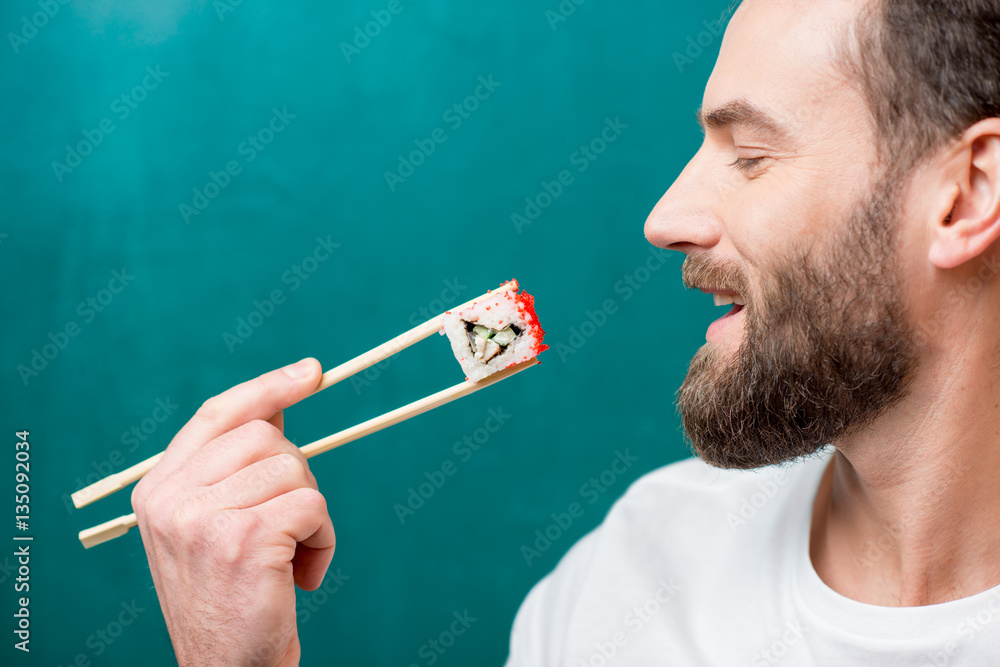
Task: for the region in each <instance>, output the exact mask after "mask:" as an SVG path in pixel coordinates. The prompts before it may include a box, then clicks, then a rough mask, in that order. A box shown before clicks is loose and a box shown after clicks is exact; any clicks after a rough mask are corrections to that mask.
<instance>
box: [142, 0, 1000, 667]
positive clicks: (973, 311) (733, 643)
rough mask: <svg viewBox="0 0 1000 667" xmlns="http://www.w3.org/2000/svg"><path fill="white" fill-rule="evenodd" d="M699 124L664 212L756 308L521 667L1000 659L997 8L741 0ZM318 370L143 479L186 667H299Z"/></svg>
mask: <svg viewBox="0 0 1000 667" xmlns="http://www.w3.org/2000/svg"><path fill="white" fill-rule="evenodd" d="M698 116H699V120H700V123H701V125H702V127H703V129H704V132H705V140H704V143H703V145H702V147H701V149H700V150H699V151H698V153H697V154H696V155H695V156H694V158H693V159H692V160H691V162H690V163H689V164H688V165H687V167H686V168H685V169H684V171H683V173H681V174H680V176H679V177H678V178H677V180H676V182H674V184H673V185H672V186H671V187H670V189H669V190H668V191H667V193H666V194H665V195H664V196H663V198H662V199H661V200H660V202H659V203H658V204H657V205H656V207H655V208H654V210H653V211H652V213H651V214H650V216H649V219H648V220H647V221H646V228H645V232H646V237H647V238H648V239H649V240H650V242H651V243H653V244H655V245H657V246H659V247H662V248H669V249H674V250H678V251H680V252H683V253H684V254H685V255H686V259H685V261H684V264H683V267H682V278H683V281H684V283H685V284H686V285H687V286H689V287H692V288H697V289H700V290H702V291H704V292H706V293H708V294H712V295H714V297H713V298H715V299H716V302H717V303H719V304H720V305H731V306H732V309H731V311H730V312H729V314H727V315H726V316H725V317H723V318H721V319H720V320H718V321H716V322H714V323H713V324H712V325H711V326H710V327H709V329H708V333H707V336H706V338H707V341H706V343H705V345H704V346H703V347H702V348H701V349H700V350H699V351H698V352H697V354H696V356H695V358H694V359H693V361H692V362H691V366H690V369H689V372H688V374H687V377H686V379H685V380H684V383H683V385H682V386H681V388H680V390H679V392H678V395H677V405H678V408H679V411H680V414H681V418H682V421H683V424H684V428H685V431H686V433H687V435H688V437H689V438H690V441H691V444H692V447H693V449H694V452H695V453H696V454H697V458H692V459H690V460H687V461H682V462H679V463H675V464H672V465H669V466H666V467H664V468H661V469H659V470H656V471H654V472H652V473H649V474H648V475H646V476H644V477H642V478H641V479H640V480H638V481H637V482H635V483H634V484H633V485H632V486H631V487H630V488H629V490H628V491H627V492H626V494H625V495H624V496H623V497H622V498H621V499H619V500H618V501H617V502H616V503H615V505H614V506H613V507H612V509H611V511H610V512H609V513H608V515H607V517H606V518H605V520H604V521H603V523H602V524H601V525H600V526H599V527H598V528H596V529H594V530H593V531H592V532H591V533H589V534H588V535H587V536H585V537H584V538H583V539H581V540H580V541H579V542H578V543H577V544H575V545H574V546H573V547H572V548H571V549H570V551H569V552H568V553H567V554H566V555H565V556H564V557H563V558H562V560H561V561H560V563H559V565H558V566H557V567H556V568H555V570H554V571H553V572H552V573H550V574H549V575H548V576H546V577H545V578H544V579H542V580H541V581H540V582H539V583H538V584H536V585H535V587H534V588H533V589H532V590H531V592H530V593H529V595H528V597H527V598H526V599H525V601H524V603H523V604H522V606H521V608H520V610H519V611H518V614H517V617H516V618H515V621H514V627H513V631H512V634H511V644H510V655H509V658H508V661H507V664H508V665H509V666H510V667H558V666H564V665H565V666H567V667H602V666H604V665H639V666H646V665H672V666H688V665H690V666H700V665H710V666H715V665H720V666H726V667H729V666H732V665H750V666H751V667H758V666H760V667H767V666H771V665H779V664H780V665H789V666H795V667H810V666H815V665H835V666H840V665H852V666H853V665H862V666H865V667H873V666H875V667H877V666H882V665H885V666H889V665H891V666H893V667H926V666H935V667H943V666H945V665H948V666H955V665H962V666H968V667H972V666H975V667H987V666H995V665H1000V558H998V557H997V554H998V553H1000V484H998V480H997V473H996V471H997V470H998V464H1000V307H998V306H1000V280H997V279H996V274H997V272H998V270H1000V241H998V238H1000V0H950V1H946V0H816V1H815V2H788V1H781V0H746V1H745V2H744V3H743V4H742V5H741V6H740V7H739V9H738V10H737V11H736V12H735V14H734V16H733V18H732V21H731V22H730V24H729V26H728V28H727V30H726V34H725V37H724V39H723V43H722V46H721V51H720V54H719V58H718V61H717V63H716V66H715V69H714V71H713V73H712V75H711V78H710V79H709V81H708V84H707V87H706V89H705V94H704V99H703V104H702V108H701V110H700V111H699V114H698ZM319 372H320V370H319V367H318V364H316V362H315V361H314V360H307V361H304V362H302V363H301V364H299V365H297V366H294V367H290V368H289V369H285V370H284V371H275V372H273V373H270V374H268V375H265V376H262V377H261V378H258V379H257V380H254V381H251V382H249V383H247V384H245V385H240V386H239V387H236V388H234V389H232V390H230V391H229V392H226V393H224V394H222V395H220V396H218V397H216V398H214V399H211V400H210V401H209V402H208V403H206V405H205V406H204V407H203V408H202V409H201V410H199V413H198V414H197V415H196V416H195V418H194V419H192V421H191V422H190V423H189V424H188V425H187V426H185V428H184V430H182V431H181V433H180V434H179V435H178V436H177V438H175V440H174V442H172V443H171V446H170V448H168V450H167V454H166V456H165V457H164V458H163V460H162V461H161V462H160V463H159V464H158V465H157V466H156V468H154V470H153V471H152V472H151V473H150V474H149V475H147V476H146V478H144V479H143V481H142V482H140V483H139V485H138V486H137V487H136V490H135V492H134V493H133V498H132V500H133V506H134V507H135V510H136V513H137V515H138V518H139V525H140V529H141V531H142V536H143V542H144V544H145V546H146V551H147V554H148V556H149V560H150V566H151V570H152V573H153V577H154V580H155V581H156V588H157V591H158V594H159V596H160V600H161V605H162V606H163V609H164V615H165V617H166V620H167V625H168V628H169V630H170V634H171V639H172V641H173V642H174V646H175V648H176V650H177V655H178V661H179V662H180V664H181V665H188V664H247V663H248V662H251V661H252V662H254V663H255V664H275V665H278V664H295V663H296V662H297V661H298V659H299V654H300V651H299V644H298V638H297V634H296V628H295V612H294V604H295V599H294V584H293V582H295V583H298V584H299V585H300V586H302V587H304V588H315V587H316V586H317V585H318V584H319V582H320V581H321V579H322V576H323V573H324V571H325V570H326V567H327V565H328V564H329V562H330V558H331V557H332V552H333V543H334V539H333V528H332V524H331V523H330V518H329V515H328V514H327V512H326V507H325V503H324V501H323V498H322V495H320V494H319V492H318V491H317V490H316V485H315V480H314V479H313V478H312V475H311V474H310V473H309V470H308V466H307V464H306V462H305V460H304V459H303V458H302V457H301V455H300V454H298V452H297V450H296V449H295V448H294V447H293V446H292V445H291V444H290V443H288V441H287V440H285V439H284V437H283V436H282V435H281V429H280V426H281V422H280V419H281V418H280V411H281V409H282V408H283V407H286V406H288V405H291V404H292V403H294V402H296V401H298V400H300V399H301V398H304V397H305V396H307V395H309V394H310V393H311V392H312V390H313V388H314V387H315V386H316V383H317V381H318V379H319ZM268 420H269V421H268ZM281 454H285V455H284V456H282V455H281ZM261 480H265V481H266V483H264V484H259V483H258V482H260V481H261ZM206 489H207V490H206ZM232 498H238V499H240V502H241V503H242V505H240V507H244V508H245V511H243V513H242V514H239V513H234V512H233V510H231V509H228V508H231V507H233V505H232V504H231V499H232ZM223 515H224V516H226V517H229V518H228V519H227V520H225V521H221V522H220V521H218V520H217V519H218V518H219V517H220V516H223ZM213 530H214V532H212V533H211V534H212V535H213V538H212V539H208V538H204V537H201V538H199V537H197V536H199V535H201V536H204V535H205V534H206V531H213ZM234 590H238V591H239V595H238V596H234V595H233V594H232V591H234ZM234 620H235V621H238V622H234Z"/></svg>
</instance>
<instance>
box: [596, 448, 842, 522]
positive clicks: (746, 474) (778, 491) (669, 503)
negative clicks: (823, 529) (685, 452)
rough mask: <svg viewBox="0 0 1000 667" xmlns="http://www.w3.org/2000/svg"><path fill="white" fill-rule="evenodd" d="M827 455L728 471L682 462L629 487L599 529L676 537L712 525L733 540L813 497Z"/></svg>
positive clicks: (695, 461)
mask: <svg viewBox="0 0 1000 667" xmlns="http://www.w3.org/2000/svg"><path fill="white" fill-rule="evenodd" d="M831 455H832V449H830V448H825V449H823V450H820V451H819V452H817V453H816V454H814V455H812V456H809V457H805V458H802V459H797V460H795V461H792V462H789V463H784V464H780V465H773V466H766V467H763V468H755V469H752V470H726V469H721V468H716V467H714V466H711V465H709V464H707V463H705V462H704V461H702V460H701V459H698V458H688V459H683V460H681V461H677V462H675V463H671V464H668V465H665V466H663V467H661V468H657V469H655V470H653V471H651V472H648V473H646V474H645V475H643V476H642V477H640V478H639V479H637V480H636V481H635V482H633V483H632V484H631V485H630V486H629V488H628V489H627V490H626V492H625V493H624V494H622V496H621V497H620V498H619V499H618V500H617V501H616V502H615V503H614V505H612V507H611V509H610V511H609V512H608V515H607V517H606V518H605V521H604V522H603V524H602V526H600V527H599V530H602V531H604V530H611V531H614V529H615V527H616V526H618V527H620V528H622V529H625V530H629V531H636V530H639V529H640V526H639V525H637V524H641V525H642V526H645V527H648V528H656V527H667V526H669V527H670V528H671V530H672V531H677V530H681V533H680V534H683V529H684V528H686V527H689V528H691V529H692V530H697V532H698V533H699V534H701V535H705V534H706V533H708V532H710V529H711V527H712V526H715V527H716V529H718V530H722V531H723V532H724V533H725V534H729V535H734V534H736V533H740V532H742V528H743V527H744V526H745V525H748V524H749V523H750V522H751V521H752V522H753V523H755V524H757V528H758V529H762V528H764V524H765V523H766V521H767V517H770V518H772V519H774V520H777V521H780V520H781V518H780V515H781V514H782V513H781V511H780V508H781V507H782V506H783V505H786V504H788V503H789V502H793V503H796V502H799V501H803V502H805V501H808V500H809V499H811V498H812V497H814V495H815V488H816V484H817V483H818V481H819V476H820V475H821V473H822V470H823V468H825V466H826V464H827V463H828V462H829V460H830V456H831ZM761 519H764V520H763V521H761ZM643 532H645V531H643ZM674 534H675V535H676V534H678V533H677V532H674Z"/></svg>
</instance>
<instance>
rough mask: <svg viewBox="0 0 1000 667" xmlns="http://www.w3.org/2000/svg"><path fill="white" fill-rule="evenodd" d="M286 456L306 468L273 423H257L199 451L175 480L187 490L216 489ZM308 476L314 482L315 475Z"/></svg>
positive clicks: (176, 472)
mask: <svg viewBox="0 0 1000 667" xmlns="http://www.w3.org/2000/svg"><path fill="white" fill-rule="evenodd" d="M283 453H287V454H291V455H293V456H295V457H296V458H298V459H299V461H300V462H301V463H302V465H303V466H306V457H305V455H304V454H303V453H302V452H301V450H299V448H298V447H296V446H295V445H293V444H292V443H290V442H289V441H288V440H286V439H285V436H283V435H282V434H281V432H279V431H278V429H276V428H275V427H274V426H273V425H272V424H271V423H270V422H266V421H261V420H260V419H255V420H253V421H249V422H247V423H246V424H243V425H242V426H237V427H236V428H234V429H233V430H231V431H228V432H226V433H223V434H222V435H220V436H219V437H218V438H216V439H215V440H212V441H211V442H208V443H206V444H204V445H202V446H201V447H198V448H197V449H195V450H194V451H193V452H192V453H191V455H190V456H188V458H187V460H186V461H185V463H184V467H183V472H181V471H180V470H178V471H175V472H174V473H172V474H171V478H172V481H174V482H176V483H177V484H178V485H180V486H181V487H183V488H187V489H193V488H196V487H201V486H212V485H213V484H218V483H219V482H221V481H222V480H224V479H226V478H227V477H230V476H231V475H234V474H236V473H237V471H239V470H241V469H243V468H246V467H247V466H250V465H252V464H255V463H257V462H258V461H263V460H264V459H266V458H268V457H272V456H275V455H277V454H283ZM306 469H307V470H308V467H307V468H306ZM308 475H309V477H310V478H311V479H312V473H308ZM313 486H315V479H313Z"/></svg>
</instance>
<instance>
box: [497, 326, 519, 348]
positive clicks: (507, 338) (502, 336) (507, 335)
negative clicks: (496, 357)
mask: <svg viewBox="0 0 1000 667" xmlns="http://www.w3.org/2000/svg"><path fill="white" fill-rule="evenodd" d="M515 336H517V334H516V333H514V330H513V329H511V328H510V327H507V328H506V329H502V330H500V331H498V332H496V333H495V334H493V340H495V341H496V342H497V343H499V344H500V345H504V346H507V345H509V344H510V342H511V341H512V340H514V338H515Z"/></svg>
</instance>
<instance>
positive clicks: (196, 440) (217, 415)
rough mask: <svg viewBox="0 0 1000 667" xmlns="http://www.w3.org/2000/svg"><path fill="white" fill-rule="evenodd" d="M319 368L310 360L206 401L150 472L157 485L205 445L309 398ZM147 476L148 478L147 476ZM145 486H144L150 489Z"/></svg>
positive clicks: (320, 369)
mask: <svg viewBox="0 0 1000 667" xmlns="http://www.w3.org/2000/svg"><path fill="white" fill-rule="evenodd" d="M321 371H322V368H321V367H320V364H319V362H318V361H316V360H315V359H312V358H307V359H303V360H302V361H300V362H298V363H296V364H292V365H291V366H286V367H284V368H279V369H278V370H274V371H271V372H270V373H265V374H264V375H261V376H260V377H257V378H254V379H253V380H249V381H248V382H244V383H243V384H238V385H236V386H235V387H233V388H232V389H229V390H228V391H225V392H223V393H221V394H219V395H218V396H215V397H213V398H210V399H208V400H207V401H205V403H203V404H202V406H201V407H200V408H199V409H198V412H196V413H195V415H194V417H192V418H191V420H190V421H189V422H188V423H187V424H186V425H185V426H184V428H182V429H181V430H180V432H178V434H177V435H176V436H175V437H174V439H173V441H171V443H170V446H169V447H167V452H166V454H165V455H164V457H163V458H162V459H160V462H159V463H157V464H156V466H155V467H154V468H153V470H151V471H150V472H149V475H152V476H154V477H153V479H154V481H158V480H160V479H162V478H163V477H166V476H167V475H168V474H170V473H171V472H173V471H174V470H176V469H177V467H178V466H180V464H181V462H182V461H184V460H185V459H186V458H187V457H188V456H190V455H191V453H192V452H193V451H195V450H196V449H198V448H199V447H201V446H202V445H203V444H205V443H206V442H209V441H210V440H213V439H215V438H217V437H219V436H220V435H222V434H223V433H226V432H227V431H230V430H232V429H234V428H236V427H237V426H241V425H243V424H245V423H247V422H249V421H253V420H255V419H262V420H265V421H267V420H269V419H271V418H272V417H274V416H275V415H276V414H277V413H279V412H280V411H281V410H283V409H285V408H287V407H289V406H291V405H294V404H295V403H298V402H299V401H301V400H302V399H303V398H306V397H307V396H309V395H311V394H312V393H313V391H315V389H316V387H317V386H318V385H319V378H320V375H321ZM149 475H147V476H149ZM151 485H152V484H151V483H147V486H151Z"/></svg>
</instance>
